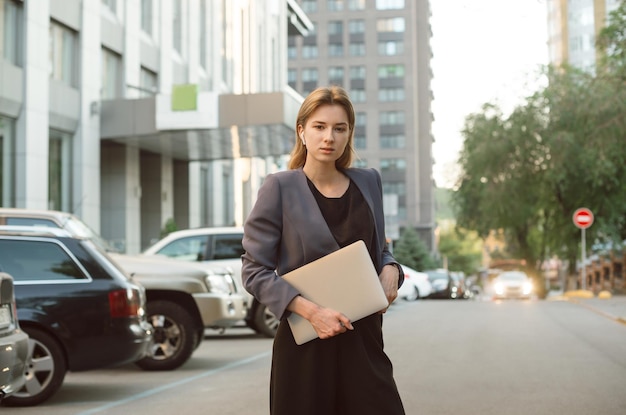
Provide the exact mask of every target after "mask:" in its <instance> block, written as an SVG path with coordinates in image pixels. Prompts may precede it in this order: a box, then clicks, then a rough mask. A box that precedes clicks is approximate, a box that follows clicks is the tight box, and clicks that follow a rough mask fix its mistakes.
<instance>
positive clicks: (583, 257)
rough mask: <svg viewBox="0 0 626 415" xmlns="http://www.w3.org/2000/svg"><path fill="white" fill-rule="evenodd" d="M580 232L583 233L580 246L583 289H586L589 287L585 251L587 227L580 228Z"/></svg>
mask: <svg viewBox="0 0 626 415" xmlns="http://www.w3.org/2000/svg"><path fill="white" fill-rule="evenodd" d="M580 234H581V241H580V247H581V251H582V252H581V257H582V271H583V272H582V282H581V289H582V290H583V291H584V290H586V289H587V264H586V262H587V258H585V256H586V255H585V251H586V250H587V249H586V248H585V228H582V229H581V230H580Z"/></svg>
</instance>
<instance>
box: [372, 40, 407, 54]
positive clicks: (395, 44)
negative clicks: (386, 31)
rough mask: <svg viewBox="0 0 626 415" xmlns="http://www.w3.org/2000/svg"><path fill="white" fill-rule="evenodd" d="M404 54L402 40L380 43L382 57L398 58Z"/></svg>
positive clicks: (379, 51)
mask: <svg viewBox="0 0 626 415" xmlns="http://www.w3.org/2000/svg"><path fill="white" fill-rule="evenodd" d="M403 53H404V42H403V41H401V40H393V41H379V42H378V54H379V55H382V56H396V55H402V54H403Z"/></svg>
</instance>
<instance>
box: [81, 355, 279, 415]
mask: <svg viewBox="0 0 626 415" xmlns="http://www.w3.org/2000/svg"><path fill="white" fill-rule="evenodd" d="M270 354H271V352H265V353H261V354H258V355H256V356H252V357H249V358H247V359H243V360H238V361H236V362H232V363H229V364H227V365H225V366H222V367H220V368H217V369H212V370H209V371H206V372H203V373H200V374H198V375H196V376H192V377H190V378H185V379H182V380H179V381H176V382H174V383H170V384H168V385H163V386H159V387H158V388H154V389H150V390H147V391H145V392H141V393H138V394H136V395H133V396H130V397H128V398H125V399H121V400H119V401H115V402H111V403H108V404H106V405H102V406H99V407H97V408H93V409H90V410H88V411H84V412H80V413H79V414H78V415H90V414H96V413H98V412H102V411H105V410H107V409H111V408H114V407H116V406H120V405H124V404H126V403H129V402H133V401H137V400H139V399H143V398H146V397H148V396H152V395H156V394H157V393H161V392H163V391H166V390H168V389H172V388H176V387H179V386H181V385H184V384H186V383H189V382H193V381H195V380H198V379H201V378H205V377H208V376H212V375H215V374H217V373H220V372H223V371H225V370H229V369H232V368H234V367H238V366H242V365H245V364H248V363H250V362H254V361H255V360H259V359H263V358H265V357H267V356H269V355H270Z"/></svg>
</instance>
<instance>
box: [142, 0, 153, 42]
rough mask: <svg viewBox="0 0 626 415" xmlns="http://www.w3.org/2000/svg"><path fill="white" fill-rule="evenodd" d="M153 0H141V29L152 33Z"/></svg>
mask: <svg viewBox="0 0 626 415" xmlns="http://www.w3.org/2000/svg"><path fill="white" fill-rule="evenodd" d="M152 1H153V0H141V30H143V31H144V32H146V33H147V34H149V35H152Z"/></svg>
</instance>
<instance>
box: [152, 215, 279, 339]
mask: <svg viewBox="0 0 626 415" xmlns="http://www.w3.org/2000/svg"><path fill="white" fill-rule="evenodd" d="M242 239H243V229H242V228H240V227H216V228H198V229H186V230H180V231H176V232H172V233H170V234H169V235H167V236H166V237H165V238H163V239H161V240H160V241H158V242H156V243H155V244H153V245H152V246H151V247H149V248H148V249H146V250H145V251H144V252H143V253H144V255H160V256H165V257H168V258H174V259H177V260H183V261H192V262H201V263H204V264H211V265H219V266H225V267H229V268H230V269H232V270H233V276H234V277H235V280H236V281H237V283H238V284H239V286H240V287H242V282H241V255H243V253H244V250H243V247H242V246H241V240H242ZM242 291H243V292H244V293H245V295H246V296H247V301H248V314H247V315H246V318H245V321H246V324H247V325H248V327H250V328H251V329H253V330H254V331H256V332H257V333H260V334H263V335H264V336H267V337H274V334H276V329H277V328H278V323H279V321H278V319H277V318H276V316H275V315H274V314H273V313H272V312H271V311H269V310H268V309H267V307H265V306H264V305H263V304H261V303H259V302H258V301H257V300H256V299H255V298H254V297H253V296H252V295H251V294H249V293H248V292H247V291H245V290H244V289H243V288H242Z"/></svg>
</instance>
